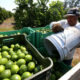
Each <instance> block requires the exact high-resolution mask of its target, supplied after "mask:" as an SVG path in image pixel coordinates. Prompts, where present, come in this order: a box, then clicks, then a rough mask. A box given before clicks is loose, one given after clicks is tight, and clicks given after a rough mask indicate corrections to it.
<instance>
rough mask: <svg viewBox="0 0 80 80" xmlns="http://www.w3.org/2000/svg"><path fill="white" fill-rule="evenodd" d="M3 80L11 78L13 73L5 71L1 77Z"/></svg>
mask: <svg viewBox="0 0 80 80" xmlns="http://www.w3.org/2000/svg"><path fill="white" fill-rule="evenodd" d="M0 76H1V77H2V78H9V77H10V76H11V71H10V70H9V69H6V70H4V71H3V72H2V73H1V75H0Z"/></svg>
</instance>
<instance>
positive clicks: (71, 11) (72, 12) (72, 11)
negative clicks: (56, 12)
mask: <svg viewBox="0 0 80 80" xmlns="http://www.w3.org/2000/svg"><path fill="white" fill-rule="evenodd" d="M67 16H78V17H79V16H80V12H79V9H78V8H71V9H69V10H68V12H67V14H66V15H64V17H67Z"/></svg>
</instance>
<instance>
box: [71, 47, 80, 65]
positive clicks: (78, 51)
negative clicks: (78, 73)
mask: <svg viewBox="0 0 80 80" xmlns="http://www.w3.org/2000/svg"><path fill="white" fill-rule="evenodd" d="M79 62H80V48H77V49H76V51H75V53H74V57H73V61H72V66H75V65H76V64H77V63H79Z"/></svg>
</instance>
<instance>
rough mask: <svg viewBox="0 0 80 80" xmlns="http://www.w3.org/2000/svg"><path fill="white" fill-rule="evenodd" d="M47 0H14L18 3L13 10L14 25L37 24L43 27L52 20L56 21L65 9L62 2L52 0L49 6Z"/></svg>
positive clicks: (31, 25) (60, 17) (61, 16)
mask: <svg viewBox="0 0 80 80" xmlns="http://www.w3.org/2000/svg"><path fill="white" fill-rule="evenodd" d="M48 2H49V0H37V2H34V0H15V3H16V4H17V5H18V7H17V9H16V12H15V15H14V17H15V21H16V27H25V26H27V27H28V26H30V27H33V26H38V27H43V26H46V25H47V24H49V23H50V22H52V21H57V20H60V19H62V18H63V15H64V14H65V11H64V10H63V8H64V7H63V3H62V2H60V1H53V2H52V3H51V4H50V5H49V7H48V6H47V4H48Z"/></svg>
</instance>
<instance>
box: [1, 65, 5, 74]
mask: <svg viewBox="0 0 80 80" xmlns="http://www.w3.org/2000/svg"><path fill="white" fill-rule="evenodd" d="M4 70H5V66H4V65H0V73H2V72H3V71H4Z"/></svg>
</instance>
